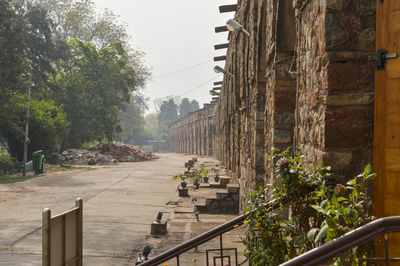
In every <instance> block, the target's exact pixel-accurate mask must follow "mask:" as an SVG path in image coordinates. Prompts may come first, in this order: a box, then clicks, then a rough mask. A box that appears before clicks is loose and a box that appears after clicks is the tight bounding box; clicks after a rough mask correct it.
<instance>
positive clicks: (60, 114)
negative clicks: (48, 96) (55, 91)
mask: <svg viewBox="0 0 400 266" xmlns="http://www.w3.org/2000/svg"><path fill="white" fill-rule="evenodd" d="M26 103H27V96H26V95H22V94H17V95H14V96H13V97H12V98H11V99H10V101H9V102H8V103H6V104H5V106H4V107H3V108H4V109H3V110H4V112H0V128H1V130H0V140H2V142H5V143H7V144H8V148H9V151H10V153H11V155H12V156H13V157H15V158H17V159H18V160H22V157H23V150H24V149H23V148H24V139H25V132H24V128H25V123H26ZM68 126H69V122H68V121H66V114H65V112H64V110H63V107H62V106H57V105H56V103H55V102H54V101H51V100H50V101H45V100H41V101H39V100H36V99H32V100H31V115H30V131H29V132H30V133H29V136H30V143H29V146H28V147H29V150H28V155H30V154H31V153H32V152H33V151H36V150H44V151H45V153H46V154H49V153H51V152H58V151H59V148H60V145H61V143H62V140H63V139H64V137H65V136H66V134H67V133H68Z"/></svg>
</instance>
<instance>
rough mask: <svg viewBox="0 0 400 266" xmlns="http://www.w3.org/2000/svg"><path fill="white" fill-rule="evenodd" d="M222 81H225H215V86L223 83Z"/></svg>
mask: <svg viewBox="0 0 400 266" xmlns="http://www.w3.org/2000/svg"><path fill="white" fill-rule="evenodd" d="M222 83H224V82H223V81H217V82H214V86H218V85H222Z"/></svg>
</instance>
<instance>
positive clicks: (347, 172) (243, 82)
mask: <svg viewBox="0 0 400 266" xmlns="http://www.w3.org/2000/svg"><path fill="white" fill-rule="evenodd" d="M375 13H376V1H375V0H294V1H290V0H239V1H238V2H237V7H236V12H235V15H234V19H235V20H236V21H238V22H239V23H240V24H241V25H243V27H244V28H245V29H247V30H248V31H249V32H250V34H251V37H250V38H249V37H247V36H246V35H245V34H242V33H240V32H230V33H229V47H228V49H227V53H226V65H225V69H226V71H228V72H229V73H231V74H233V76H234V77H232V76H230V75H225V76H224V80H223V84H222V86H221V92H220V96H219V99H218V100H217V102H216V103H215V104H211V105H205V107H204V108H203V109H200V110H199V111H197V112H193V113H191V114H189V115H188V116H186V117H184V118H181V119H180V120H178V121H176V122H175V123H174V124H172V125H171V149H172V151H175V152H183V153H192V154H199V155H212V156H214V157H216V158H217V159H219V160H220V161H221V162H222V163H223V164H224V166H225V167H226V169H227V172H228V173H229V174H230V175H231V176H232V180H233V182H235V183H239V184H240V187H241V194H244V193H246V192H248V191H250V190H253V189H255V188H257V187H258V186H260V185H266V184H268V183H270V182H271V181H272V180H271V179H272V178H273V171H272V162H271V157H272V154H271V148H272V147H278V148H280V149H285V148H287V147H289V146H290V147H292V148H294V149H296V150H297V151H299V152H300V153H301V154H303V155H304V156H305V160H306V162H307V163H308V164H309V165H312V164H315V163H320V162H322V163H323V164H325V165H331V166H332V168H333V170H334V171H335V172H336V173H337V174H338V175H340V176H342V177H343V178H350V177H352V176H353V175H355V174H356V173H358V172H361V171H362V168H363V167H364V166H365V165H366V164H367V163H370V162H371V161H372V145H373V121H374V113H373V111H374V110H373V105H374V102H373V99H374V66H373V56H374V51H375ZM218 26H219V25H218Z"/></svg>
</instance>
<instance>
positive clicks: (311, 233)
mask: <svg viewBox="0 0 400 266" xmlns="http://www.w3.org/2000/svg"><path fill="white" fill-rule="evenodd" d="M318 230H319V229H318V228H312V229H311V230H310V231H308V233H307V238H308V240H310V241H313V240H314V238H315V234H316V233H317V232H318Z"/></svg>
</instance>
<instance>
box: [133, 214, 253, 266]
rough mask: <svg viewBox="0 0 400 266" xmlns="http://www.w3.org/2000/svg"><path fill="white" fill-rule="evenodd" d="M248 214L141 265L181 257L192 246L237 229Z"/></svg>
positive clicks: (144, 265) (146, 265)
mask: <svg viewBox="0 0 400 266" xmlns="http://www.w3.org/2000/svg"><path fill="white" fill-rule="evenodd" d="M247 215H248V213H247V214H242V215H240V216H238V217H236V218H235V219H232V220H230V221H228V222H226V223H224V224H221V225H219V226H217V227H214V228H213V229H211V230H209V231H207V232H205V233H203V234H201V235H198V236H197V237H195V238H192V239H190V240H188V241H186V242H183V243H182V244H180V245H178V246H176V247H174V248H171V249H169V250H167V251H165V252H163V253H161V254H159V255H157V256H156V257H154V258H151V259H149V260H147V261H145V262H143V263H141V264H140V266H151V265H158V264H160V263H163V262H166V261H168V260H170V259H173V258H175V257H179V255H180V254H182V253H185V252H186V251H189V250H190V249H192V248H195V247H197V246H200V245H201V244H203V243H205V242H207V241H209V240H211V239H213V238H215V237H217V236H220V235H222V234H223V233H226V232H228V231H231V230H233V229H235V228H236V227H237V226H240V225H242V224H243V221H244V220H245V219H246V217H247ZM236 225H237V226H236Z"/></svg>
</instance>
